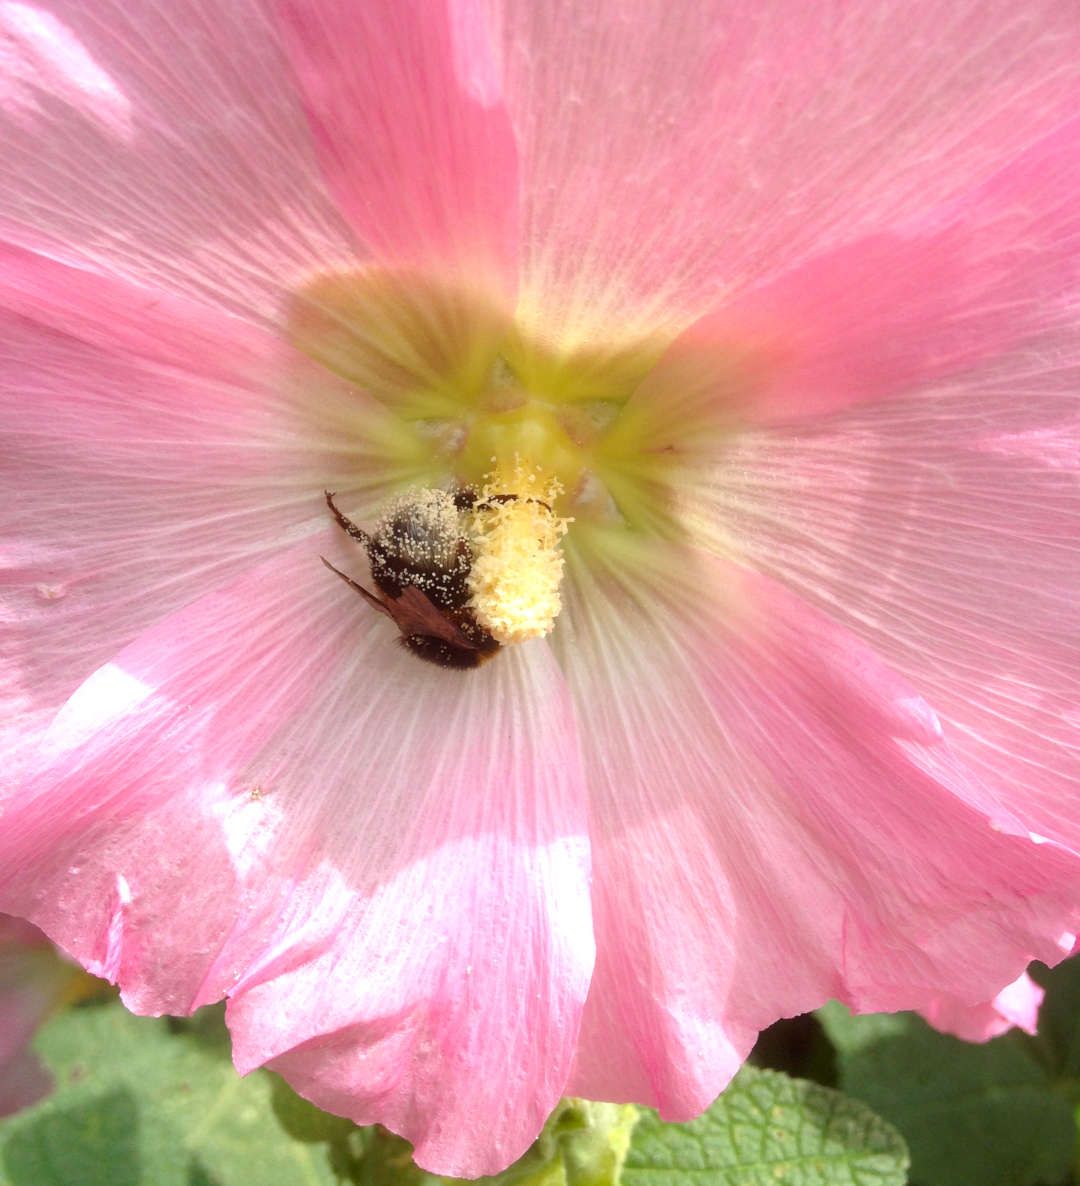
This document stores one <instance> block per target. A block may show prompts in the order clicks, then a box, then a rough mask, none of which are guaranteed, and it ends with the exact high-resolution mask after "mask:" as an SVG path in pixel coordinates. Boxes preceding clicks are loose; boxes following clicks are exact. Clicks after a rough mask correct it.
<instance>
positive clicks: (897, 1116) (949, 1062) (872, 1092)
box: [818, 1002, 1076, 1186]
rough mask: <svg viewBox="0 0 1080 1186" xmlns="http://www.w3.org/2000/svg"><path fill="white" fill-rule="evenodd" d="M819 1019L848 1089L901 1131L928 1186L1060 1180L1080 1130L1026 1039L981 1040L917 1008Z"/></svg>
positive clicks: (828, 1012)
mask: <svg viewBox="0 0 1080 1186" xmlns="http://www.w3.org/2000/svg"><path fill="white" fill-rule="evenodd" d="M818 1017H819V1018H820V1019H821V1021H822V1024H823V1025H824V1026H825V1030H826V1032H827V1033H828V1034H829V1036H830V1038H832V1040H833V1042H834V1044H835V1046H836V1050H837V1064H838V1069H839V1074H840V1085H841V1087H842V1088H843V1089H844V1090H845V1091H847V1092H849V1093H850V1094H851V1095H854V1096H857V1097H858V1098H859V1099H862V1100H865V1101H866V1102H867V1103H868V1104H869V1105H870V1106H871V1107H872V1108H873V1109H874V1110H875V1111H876V1112H879V1113H880V1114H881V1115H882V1116H884V1117H885V1118H886V1119H887V1120H889V1121H891V1123H893V1124H895V1125H896V1127H897V1128H898V1129H899V1130H900V1131H901V1132H902V1133H903V1134H904V1136H905V1138H906V1139H907V1142H908V1146H909V1147H910V1149H911V1171H912V1180H913V1181H915V1182H921V1183H926V1184H927V1186H1035V1183H1040V1182H1055V1181H1059V1180H1060V1179H1061V1178H1062V1177H1064V1176H1065V1175H1066V1173H1067V1172H1068V1169H1069V1164H1070V1161H1071V1158H1072V1154H1073V1146H1074V1143H1075V1140H1076V1130H1075V1126H1074V1122H1073V1117H1072V1114H1071V1109H1070V1106H1069V1102H1068V1100H1066V1099H1065V1098H1064V1096H1063V1095H1061V1094H1060V1093H1059V1092H1057V1091H1055V1090H1054V1084H1053V1081H1052V1078H1051V1074H1050V1070H1049V1069H1048V1068H1047V1066H1046V1065H1045V1063H1044V1062H1043V1061H1041V1060H1040V1059H1038V1058H1037V1057H1036V1056H1035V1054H1034V1047H1033V1046H1032V1044H1031V1042H1030V1041H1029V1039H1027V1038H1026V1037H1025V1035H1023V1034H1020V1033H1017V1032H1013V1033H1010V1034H1006V1035H1004V1036H1003V1037H1001V1038H996V1039H994V1040H993V1041H992V1042H987V1043H984V1044H981V1045H979V1044H974V1043H969V1042H961V1041H960V1040H959V1039H957V1038H952V1037H949V1036H947V1035H945V1034H939V1033H938V1032H937V1031H936V1030H933V1029H931V1028H930V1026H928V1025H927V1024H926V1022H924V1021H923V1020H922V1019H921V1018H920V1017H917V1016H915V1015H914V1014H911V1013H896V1014H892V1015H881V1014H878V1015H872V1016H868V1017H852V1016H851V1014H850V1013H849V1012H848V1010H847V1009H845V1008H844V1006H843V1005H838V1004H836V1002H832V1003H830V1004H829V1005H827V1006H825V1008H824V1009H821V1010H819V1011H818Z"/></svg>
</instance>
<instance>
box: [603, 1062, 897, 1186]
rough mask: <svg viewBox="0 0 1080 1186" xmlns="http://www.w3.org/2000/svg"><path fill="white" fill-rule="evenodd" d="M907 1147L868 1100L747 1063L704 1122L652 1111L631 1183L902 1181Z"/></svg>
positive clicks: (725, 1185) (629, 1168) (636, 1140)
mask: <svg viewBox="0 0 1080 1186" xmlns="http://www.w3.org/2000/svg"><path fill="white" fill-rule="evenodd" d="M907 1165H908V1157H907V1150H906V1149H905V1148H904V1142H903V1140H902V1139H901V1137H900V1135H899V1134H898V1133H897V1132H896V1131H895V1129H893V1128H892V1127H891V1126H890V1125H888V1124H886V1123H885V1122H884V1121H883V1120H881V1119H879V1118H878V1117H877V1116H875V1115H874V1114H873V1112H871V1111H870V1109H869V1108H867V1107H866V1106H865V1105H863V1104H860V1103H858V1102H857V1101H855V1100H851V1099H847V1098H846V1097H845V1096H842V1095H841V1094H840V1093H839V1092H836V1091H831V1090H829V1089H828V1088H826V1087H819V1086H818V1085H817V1084H815V1083H807V1082H804V1081H803V1080H800V1079H791V1078H789V1077H788V1076H787V1075H782V1074H780V1073H779V1072H777V1071H764V1070H758V1069H756V1068H754V1067H744V1068H743V1069H742V1071H740V1072H739V1074H738V1075H737V1076H736V1078H735V1079H734V1081H733V1082H732V1084H731V1086H730V1087H728V1089H727V1090H726V1091H725V1092H724V1093H723V1095H721V1096H720V1098H719V1099H718V1100H717V1101H716V1103H715V1104H713V1106H712V1107H711V1108H710V1109H709V1110H708V1112H706V1113H705V1115H704V1116H701V1117H699V1118H698V1119H697V1120H692V1121H690V1122H689V1123H687V1124H664V1123H662V1122H661V1121H659V1120H658V1119H657V1118H656V1116H655V1114H654V1113H645V1114H643V1115H642V1118H641V1120H640V1121H639V1122H638V1126H637V1128H636V1129H635V1130H634V1137H633V1141H632V1143H631V1147H630V1153H629V1155H628V1156H627V1159H626V1168H625V1169H624V1171H623V1176H622V1182H623V1186H691V1184H693V1186H705V1184H706V1183H707V1184H708V1186H766V1184H768V1186H777V1184H778V1183H783V1184H785V1186H819V1184H820V1186H901V1184H902V1183H904V1182H905V1181H906V1176H905V1173H906V1170H907Z"/></svg>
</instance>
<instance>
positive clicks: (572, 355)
mask: <svg viewBox="0 0 1080 1186" xmlns="http://www.w3.org/2000/svg"><path fill="white" fill-rule="evenodd" d="M289 330H290V336H291V339H292V341H293V343H294V344H295V345H296V346H298V347H299V348H300V349H301V350H302V351H303V352H304V353H305V354H307V355H309V356H311V357H314V358H315V359H317V360H318V361H319V362H321V363H323V364H324V365H325V366H327V367H328V368H329V369H330V370H332V371H334V372H335V373H337V374H338V375H340V376H343V377H344V378H346V379H348V380H350V381H351V382H352V383H353V384H354V386H355V388H356V389H358V390H356V392H355V393H354V395H353V396H352V397H351V398H353V400H354V404H355V406H354V408H353V409H352V410H351V411H350V412H348V413H344V412H343V413H341V414H339V415H338V416H337V417H336V418H331V419H334V422H335V423H336V424H338V425H341V426H344V432H345V433H346V434H348V435H351V436H352V437H353V438H355V439H356V440H357V442H358V443H357V444H356V446H355V448H354V449H353V452H355V453H357V454H359V453H360V452H361V443H360V442H362V443H363V446H364V447H365V448H366V449H367V450H368V452H371V450H372V448H377V450H378V456H377V457H376V458H374V459H373V461H372V463H371V464H370V466H369V467H368V468H367V469H366V470H365V471H364V474H363V475H359V474H358V475H357V477H358V479H360V480H363V479H365V478H366V479H370V478H371V475H372V471H373V470H374V471H378V473H379V477H380V479H381V481H382V483H384V488H385V486H390V487H393V486H395V485H397V486H404V485H412V486H423V487H431V488H434V487H442V488H451V487H464V486H470V487H472V488H474V489H476V490H478V491H479V490H480V489H481V487H483V488H484V489H487V488H488V486H490V485H491V483H492V482H495V483H496V484H497V485H498V486H499V488H498V489H495V488H494V487H492V489H493V492H494V493H501V494H513V495H515V496H516V497H515V498H513V499H504V500H503V501H501V502H491V501H489V502H488V503H487V504H485V503H484V501H483V499H482V498H481V500H480V502H479V504H478V506H479V509H478V510H477V512H476V515H477V530H478V531H479V532H480V536H481V537H482V539H483V540H484V542H483V544H482V550H484V553H485V554H484V556H483V557H478V563H477V565H476V566H475V568H476V574H477V575H476V580H477V582H479V584H478V590H477V592H476V594H475V596H476V597H477V598H478V599H480V598H482V597H487V596H488V595H490V596H493V597H495V598H496V599H497V600H498V601H499V603H500V605H501V606H502V609H500V610H499V611H498V612H495V611H493V612H492V615H491V620H492V622H493V623H495V622H499V623H500V624H499V625H498V626H494V625H493V626H492V627H491V629H492V633H493V634H496V636H498V632H499V631H505V632H506V634H507V635H508V636H511V635H512V636H516V635H517V634H518V633H519V632H520V631H529V630H531V629H532V627H530V626H528V624H527V622H528V615H529V612H533V611H527V612H526V611H523V614H516V613H515V614H513V615H510V614H509V611H508V610H507V609H506V607H507V606H509V605H510V604H511V603H512V602H515V601H516V600H520V601H522V603H523V602H524V600H525V599H526V596H527V595H526V589H528V590H529V593H528V597H531V598H532V599H533V601H534V602H535V606H534V611H535V613H536V615H537V620H538V621H539V620H543V618H544V617H545V616H546V615H547V613H548V611H546V610H545V611H542V610H541V608H540V607H541V606H542V605H545V604H548V603H549V602H550V603H551V604H554V605H555V606H556V609H555V610H554V612H557V603H558V595H557V586H558V580H557V578H555V577H553V576H552V575H551V574H552V573H553V572H554V569H553V568H550V569H549V568H548V567H546V566H545V565H540V564H539V562H538V561H536V556H535V555H534V553H538V552H539V553H542V554H544V555H548V554H549V553H551V551H552V549H553V548H554V540H555V539H556V538H557V536H558V535H560V534H561V533H562V531H564V530H565V525H564V526H562V527H559V526H558V524H560V523H563V522H564V519H571V518H572V519H573V521H575V523H576V524H578V525H584V524H588V523H591V524H594V525H595V524H603V525H606V526H612V527H618V528H620V529H621V528H625V527H627V526H629V527H631V528H633V527H639V526H642V525H643V524H644V523H645V522H646V521H647V520H648V519H649V516H650V514H651V511H650V510H649V506H650V505H651V504H653V503H655V499H654V497H653V496H654V490H653V489H652V488H647V487H650V483H652V481H653V477H654V476H655V475H654V473H653V463H654V461H655V458H653V457H651V456H650V447H651V445H652V443H653V442H650V441H648V440H646V439H645V435H647V434H644V432H643V429H642V425H643V422H642V421H641V420H640V418H637V419H635V416H634V415H633V414H632V413H631V414H630V415H627V414H626V412H627V406H628V404H629V403H630V402H631V397H632V395H633V392H634V390H635V388H636V387H637V386H638V385H639V384H640V382H641V380H642V378H643V377H644V376H645V375H646V374H647V373H648V371H649V370H650V368H651V367H652V366H653V365H654V363H655V361H656V359H657V357H658V355H659V353H660V350H661V348H662V345H663V343H641V342H636V343H631V344H629V345H627V344H625V343H621V344H619V345H618V346H611V347H606V346H603V345H600V346H597V345H595V344H593V345H590V346H589V347H588V348H575V349H572V350H568V349H561V350H554V349H552V348H551V347H548V346H546V345H545V344H543V343H541V342H539V341H537V340H534V339H531V338H528V337H527V336H526V335H525V334H523V333H522V331H521V330H520V329H519V327H517V326H516V325H515V324H514V323H513V321H512V320H511V319H510V318H509V317H508V316H507V315H506V314H505V313H503V312H500V311H499V310H498V308H497V307H496V306H495V305H494V304H493V303H492V302H490V301H486V300H484V299H483V298H482V297H480V296H478V295H477V294H475V293H472V294H470V293H466V292H463V291H462V290H459V289H452V288H450V287H448V286H445V285H440V284H438V283H436V282H434V281H432V280H431V279H430V278H426V277H420V276H417V275H414V274H403V273H396V272H389V271H386V270H381V269H375V268H372V269H368V270H357V271H347V272H337V273H332V274H326V275H323V276H320V277H318V278H316V279H314V280H312V281H310V282H309V283H307V284H306V285H304V286H303V287H302V288H301V289H300V290H298V291H297V293H296V294H295V297H294V301H293V304H292V306H291V308H290V310H289ZM322 419H323V420H325V419H326V417H325V415H323V416H322ZM635 425H637V427H635ZM373 443H374V444H373ZM530 473H535V474H542V475H543V477H542V478H537V479H536V481H538V482H540V483H541V484H544V488H545V489H546V490H547V491H548V496H547V497H545V495H544V493H543V492H541V493H536V492H535V491H533V490H532V487H531V486H530V484H529V481H527V480H526V476H527V475H528V474H530ZM522 482H524V483H525V484H524V487H522V486H521V485H520V484H521V483H522ZM550 483H553V485H552V486H550V487H549V486H548V485H546V484H550ZM328 484H334V485H335V486H336V488H338V489H342V488H348V486H349V484H350V481H349V476H348V475H344V474H342V475H341V477H340V478H337V477H336V475H335V479H334V482H333V483H330V482H329V481H328ZM560 516H562V517H563V518H562V519H561V518H560ZM549 520H550V521H549ZM481 521H483V523H484V524H486V525H485V526H483V529H482V530H481ZM577 530H578V528H577V527H575V532H576V531H577ZM552 532H555V533H556V534H555V536H554V537H553V536H552ZM527 539H528V540H535V541H543V542H542V544H541V545H539V546H533V545H530V546H529V547H525V546H524V543H523V541H525V540H527ZM526 555H529V556H530V557H531V559H532V561H536V563H532V564H530V565H525V564H524V557H525V556H526ZM514 564H521V565H523V567H521V569H520V572H519V580H518V583H517V586H516V588H517V591H516V592H514V593H511V592H510V591H509V590H510V587H511V585H512V584H514V582H511V581H510V579H509V576H508V575H507V574H508V573H509V572H510V571H511V569H512V567H513V565H514ZM496 570H497V571H498V572H499V573H500V574H501V575H500V576H499V577H498V578H496V577H495V576H494V575H493V574H494V573H495V572H496ZM543 574H547V575H543ZM481 588H482V589H483V590H484V592H481V591H480V589H481ZM495 590H499V592H498V593H495V592H494V591H495ZM500 615H503V617H500ZM504 617H505V621H504V620H503V618H504ZM540 632H543V630H541V631H540ZM526 636H527V635H526Z"/></svg>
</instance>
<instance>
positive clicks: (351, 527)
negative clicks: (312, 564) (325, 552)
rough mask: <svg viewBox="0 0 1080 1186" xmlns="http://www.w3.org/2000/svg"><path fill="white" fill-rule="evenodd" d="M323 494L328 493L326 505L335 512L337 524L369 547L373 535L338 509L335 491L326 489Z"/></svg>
mask: <svg viewBox="0 0 1080 1186" xmlns="http://www.w3.org/2000/svg"><path fill="white" fill-rule="evenodd" d="M323 494H325V495H326V505H327V506H328V507H329V508H330V511H331V513H332V514H333V516H334V518H335V519H336V520H337V524H338V526H339V527H340V528H341V529H342V531H345V532H347V533H348V534H349V535H350V536H352V538H353V539H354V540H356V541H357V542H358V543H361V544H363V545H364V546H365V547H367V545H368V543H370V541H371V537H370V536H369V535H368V533H367V532H366V531H364V530H362V529H361V528H359V527H357V526H356V524H355V523H354V522H353V521H352V520H351V519H347V518H346V517H345V516H344V515H343V514H342V513H341V512H340V511H339V510H338V509H337V507H336V506H335V505H334V493H333V491H332V490H324V491H323ZM323 563H324V564H325V563H326V561H325V560H324V561H323ZM330 567H331V568H333V565H331V566H330ZM334 572H337V569H336V568H335V569H334ZM341 575H342V574H341V573H338V576H341ZM344 579H345V580H348V579H349V578H348V577H345V578H344Z"/></svg>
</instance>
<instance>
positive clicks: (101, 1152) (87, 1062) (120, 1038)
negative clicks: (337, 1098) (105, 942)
mask: <svg viewBox="0 0 1080 1186" xmlns="http://www.w3.org/2000/svg"><path fill="white" fill-rule="evenodd" d="M217 1012H218V1011H216V1010H206V1011H204V1014H203V1015H200V1016H199V1017H197V1018H196V1019H195V1020H194V1021H193V1022H190V1023H184V1022H179V1023H178V1022H172V1021H170V1020H169V1019H166V1018H145V1017H134V1016H132V1015H131V1014H130V1013H128V1012H127V1010H126V1009H124V1008H123V1006H122V1005H120V1003H119V1002H118V1001H111V1002H109V1003H107V1004H97V1005H90V1006H85V1007H82V1008H76V1009H69V1010H67V1011H66V1012H64V1013H61V1014H60V1015H59V1016H57V1017H56V1018H54V1019H53V1020H52V1021H51V1022H50V1023H49V1024H48V1025H46V1026H45V1027H44V1028H43V1029H42V1030H41V1031H40V1032H39V1034H38V1036H37V1040H36V1042H35V1047H36V1049H37V1052H38V1054H39V1055H40V1056H41V1058H42V1060H43V1061H44V1062H45V1064H46V1065H47V1066H48V1067H49V1068H50V1069H51V1071H52V1072H53V1075H54V1076H55V1078H56V1091H55V1093H54V1094H53V1095H51V1096H49V1097H48V1098H47V1099H45V1100H43V1101H42V1102H41V1103H39V1104H37V1105H36V1106H35V1107H33V1108H29V1109H27V1110H25V1111H23V1112H19V1113H17V1114H16V1115H14V1116H11V1117H10V1118H8V1119H7V1120H5V1121H4V1122H3V1123H2V1124H0V1184H2V1186H150V1184H151V1183H152V1184H153V1186H251V1183H253V1182H257V1183H258V1184H259V1186H335V1184H336V1183H339V1182H340V1181H341V1180H342V1178H341V1176H340V1175H339V1174H338V1173H335V1172H334V1169H333V1167H332V1166H331V1163H330V1152H329V1146H328V1145H326V1144H324V1143H316V1141H318V1140H321V1139H322V1137H321V1135H320V1136H319V1137H316V1138H315V1139H314V1140H313V1139H307V1140H298V1139H294V1138H293V1136H291V1135H290V1134H289V1133H288V1132H287V1131H286V1129H285V1128H284V1127H282V1126H281V1125H280V1124H279V1123H278V1121H277V1120H276V1119H275V1112H274V1108H273V1104H272V1096H273V1095H274V1094H275V1090H276V1091H277V1093H278V1094H279V1096H280V1093H281V1088H277V1089H275V1083H276V1077H275V1076H271V1075H269V1074H266V1073H263V1072H256V1073H255V1074H253V1075H250V1076H248V1077H247V1078H246V1079H241V1078H240V1077H239V1076H238V1075H237V1073H236V1071H235V1070H234V1069H233V1067H232V1064H231V1063H230V1062H229V1060H228V1056H227V1045H226V1044H225V1040H224V1039H223V1036H222V1034H223V1032H222V1030H221V1027H220V1022H219V1018H218V1016H217ZM326 1123H330V1120H329V1118H328V1119H327V1121H326ZM338 1123H341V1122H338ZM350 1127H351V1126H350Z"/></svg>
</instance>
